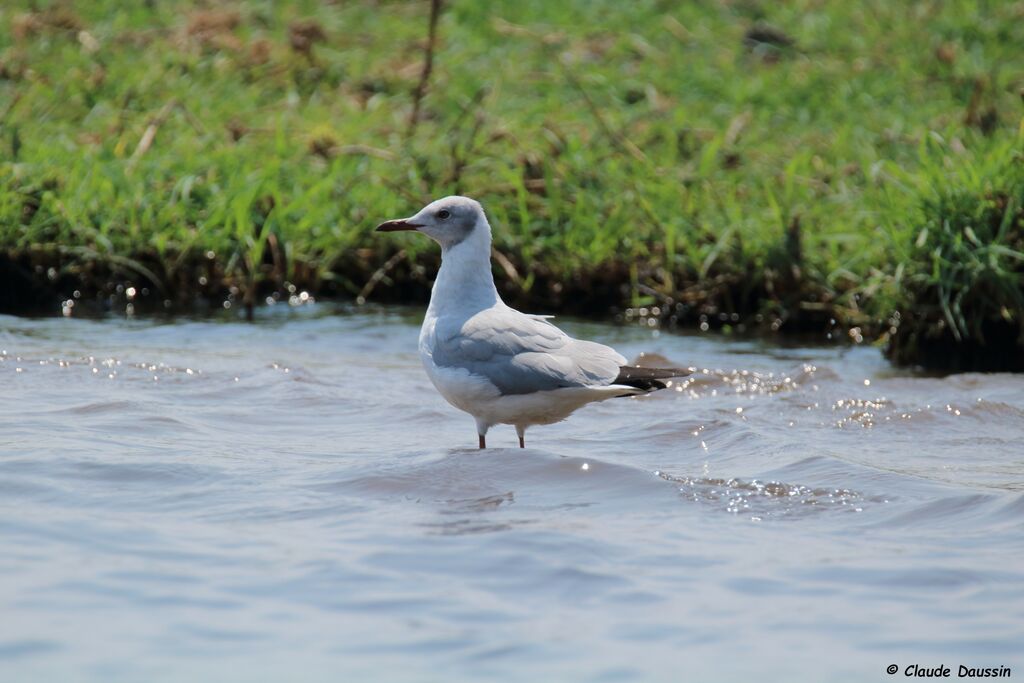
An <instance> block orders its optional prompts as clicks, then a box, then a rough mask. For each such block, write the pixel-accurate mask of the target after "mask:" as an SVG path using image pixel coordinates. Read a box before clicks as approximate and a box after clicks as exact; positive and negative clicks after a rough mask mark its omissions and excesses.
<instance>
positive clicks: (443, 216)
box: [437, 209, 452, 221]
mask: <svg viewBox="0 0 1024 683" xmlns="http://www.w3.org/2000/svg"><path fill="white" fill-rule="evenodd" d="M451 215H452V212H451V211H448V210H447V209H441V210H440V211H438V212H437V217H438V218H439V219H441V220H442V221H445V220H448V218H449V217H451Z"/></svg>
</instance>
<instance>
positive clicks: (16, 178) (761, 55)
mask: <svg viewBox="0 0 1024 683" xmlns="http://www.w3.org/2000/svg"><path fill="white" fill-rule="evenodd" d="M213 7H214V5H213V4H205V5H204V4H201V3H192V2H180V1H174V0H170V1H168V2H161V3H152V2H150V3H121V2H114V1H113V0H97V1H96V2H90V3H77V4H74V5H72V4H52V3H46V2H27V1H26V2H21V3H19V2H15V3H7V4H6V5H5V6H4V7H3V8H2V9H0V149H2V152H0V244H2V246H3V249H4V252H5V253H6V255H7V260H8V268H9V270H10V272H16V273H21V274H23V275H24V278H28V279H32V281H33V282H34V283H35V284H36V285H38V286H37V287H36V289H38V287H39V286H42V287H44V288H45V287H46V286H49V287H50V290H51V291H52V294H53V296H54V297H57V296H67V295H69V293H70V290H72V289H79V290H80V291H81V292H84V294H83V296H84V297H85V298H88V297H90V296H94V295H95V296H104V297H105V296H107V295H108V294H110V293H111V292H112V291H113V289H114V288H115V287H116V286H117V284H122V285H123V283H124V282H125V281H132V282H137V283H144V284H146V286H147V289H148V290H151V291H152V296H153V297H154V298H157V299H161V300H162V299H167V300H171V301H172V302H174V303H176V304H179V305H181V304H186V303H187V302H189V301H191V300H192V299H193V298H195V297H196V296H199V297H230V298H232V299H234V300H237V301H246V302H248V303H250V304H251V303H252V302H254V301H256V300H257V299H258V297H262V296H263V295H265V294H266V293H268V292H272V291H284V292H286V291H287V286H288V284H289V283H290V284H293V285H298V286H300V287H305V288H308V289H311V290H314V291H316V292H324V293H328V294H347V295H349V296H353V297H355V296H360V295H362V296H372V297H378V298H379V297H387V296H392V297H396V298H408V297H415V298H423V297H424V296H425V293H426V291H427V288H428V287H429V274H430V273H429V271H430V269H431V268H432V267H433V266H434V265H436V254H434V253H433V251H432V249H433V248H432V246H430V245H428V244H427V243H426V240H423V241H418V240H415V239H412V238H381V237H380V236H378V235H374V234H373V233H372V232H371V229H372V227H373V226H374V225H375V224H376V223H377V222H379V221H380V220H381V219H384V218H389V217H394V216H400V215H408V214H409V213H411V212H413V211H414V210H416V209H418V208H419V206H420V205H422V204H423V203H425V202H426V201H427V200H429V199H431V198H435V197H437V196H441V195H444V194H449V193H465V194H470V195H472V196H474V197H476V198H478V199H480V200H481V201H482V202H483V203H484V205H485V207H486V208H487V210H488V213H489V215H490V217H491V221H492V224H494V225H495V234H496V249H497V250H498V252H499V253H500V255H501V256H503V257H504V259H502V260H501V263H502V264H504V265H499V266H498V267H497V268H496V274H497V276H498V277H499V279H500V280H501V286H502V289H503V292H504V293H505V294H506V296H507V298H509V299H510V300H512V301H513V302H517V303H524V304H530V305H539V306H541V307H543V308H545V310H549V311H550V310H575V311H588V312H592V313H593V312H607V311H608V310H609V308H610V307H613V306H619V307H633V308H639V307H646V308H648V310H649V311H650V310H653V308H654V307H655V306H657V307H658V310H659V314H660V315H662V316H665V317H669V318H675V319H676V320H677V321H678V322H681V323H695V324H702V325H706V326H711V327H720V326H724V325H734V324H735V321H736V320H737V319H739V320H740V321H741V324H750V323H753V322H754V321H756V320H761V321H764V322H763V324H764V325H765V326H770V327H771V329H782V330H790V329H791V330H804V331H815V332H821V331H824V330H832V329H833V328H835V329H841V330H849V333H850V336H851V337H852V338H854V339H857V338H858V337H860V338H864V337H867V338H869V339H870V338H872V337H873V336H875V335H876V334H884V335H886V336H888V337H890V338H891V339H896V340H897V343H895V344H892V345H891V346H890V347H891V348H893V349H894V351H893V352H892V354H893V357H894V358H896V359H897V360H900V361H903V362H920V361H922V358H918V357H917V356H915V353H914V349H915V348H916V347H917V346H918V345H919V342H920V340H923V339H925V338H931V339H938V338H943V337H944V335H952V337H953V340H952V343H953V344H962V343H963V342H964V340H965V339H969V340H983V339H984V332H985V330H984V328H985V326H986V325H990V324H991V323H988V322H985V321H991V320H1002V321H1003V322H1004V323H1006V324H1007V325H1011V326H1013V325H1016V326H1017V327H1016V328H1014V329H1018V330H1019V326H1020V316H1021V313H1020V311H1021V261H1020V259H1019V254H1020V251H1021V245H1020V241H1019V235H1020V232H1021V230H1022V227H1021V223H1020V220H1021V219H1020V214H1019V207H1020V202H1021V201H1022V198H1021V195H1020V191H1019V188H1020V180H1019V179H1020V177H1021V174H1020V166H1021V163H1022V162H1021V156H1020V155H1021V149H1022V137H1021V136H1022V132H1021V122H1022V104H1021V97H1022V95H1021V93H1022V90H1024V52H1022V51H1021V50H1020V49H1019V46H1020V45H1021V44H1024V7H1022V6H1021V5H1020V4H1019V3H1007V2H980V3H979V2H977V1H970V2H968V1H966V0H934V1H918V2H905V3H892V2H884V1H882V0H866V1H865V2H861V3H832V2H820V1H819V0H796V1H794V2H790V3H769V2H758V1H756V0H735V1H732V2H711V1H710V0H709V1H705V2H692V3H668V2H654V1H646V2H637V3H619V2H583V1H582V0H581V1H579V2H560V3H550V2H537V1H531V2H523V1H518V2H511V1H509V2H493V3H477V2H471V1H469V0H452V1H451V2H448V3H445V5H444V9H443V12H442V14H441V16H440V21H439V23H438V27H437V34H438V37H437V45H436V49H435V51H434V54H433V69H432V73H431V77H430V80H429V83H428V85H427V87H426V88H425V90H424V91H423V92H424V96H423V98H422V100H421V101H420V102H419V104H418V105H417V103H416V98H415V97H414V96H413V93H414V92H416V91H417V89H418V83H419V81H420V77H421V75H422V68H423V61H424V50H423V48H424V44H425V40H426V36H427V27H428V16H429V11H430V3H429V2H396V3H390V2H385V3H379V2H345V3H337V4H331V3H321V2H298V3H275V2H270V1H260V0H250V1H246V2H237V3H228V4H218V5H216V9H214V8H213ZM416 107H418V108H419V116H418V117H417V118H416V120H415V121H414V122H412V123H411V122H410V115H411V112H412V111H413V110H414V108H416ZM1004 198H1005V199H1004ZM1015 211H1016V212H1017V213H1014V212H1015ZM998 216H1002V217H1003V218H999V219H998V220H997V217H998ZM1007 217H1008V218H1007ZM967 228H970V229H971V230H972V231H973V233H972V234H973V235H974V238H971V237H970V235H969V234H968V232H967ZM922 235H924V236H923V237H922ZM399 249H404V253H402V255H401V256H399V257H398V258H393V257H395V255H396V253H398V250H399ZM0 258H2V257H0ZM385 263H388V264H389V266H390V267H389V268H388V269H387V271H386V272H384V271H379V269H380V268H381V267H382V266H383V265H384V264H385ZM375 272H377V273H378V277H377V279H375V280H373V282H376V283H377V284H376V286H375V287H373V288H372V291H371V288H369V287H367V282H368V281H371V278H372V276H373V274H374V273H375ZM11 277H14V276H11ZM26 287H27V286H26ZM19 291H20V290H19ZM0 299H2V297H0ZM933 309H934V311H938V312H939V313H940V314H941V315H938V316H936V315H934V311H933ZM54 310H56V307H55V308H54ZM908 321H913V322H914V325H913V326H914V327H915V329H917V332H918V334H917V336H913V337H910V336H907V335H910V332H908V330H910V326H908V325H909V323H908ZM940 321H942V322H941V323H940ZM897 323H898V324H897ZM889 328H894V329H892V330H890V329H889ZM900 329H902V330H904V332H902V333H899V330H900ZM887 330H888V333H887V332H886V331H887ZM926 330H927V332H926ZM929 335H930V336H929ZM1018 337H1019V335H1018ZM1018 344H1020V342H1019V341H1018ZM901 348H902V349H903V351H900V350H899V349H901ZM1018 348H1020V347H1019V346H1018ZM923 360H924V361H927V360H928V359H927V358H925V359H923Z"/></svg>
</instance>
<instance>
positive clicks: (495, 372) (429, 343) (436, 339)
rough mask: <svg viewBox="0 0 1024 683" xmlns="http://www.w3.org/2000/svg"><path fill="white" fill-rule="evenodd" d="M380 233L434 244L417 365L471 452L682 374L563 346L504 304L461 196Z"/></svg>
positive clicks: (481, 222)
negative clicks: (413, 234)
mask: <svg viewBox="0 0 1024 683" xmlns="http://www.w3.org/2000/svg"><path fill="white" fill-rule="evenodd" d="M377 229H378V230H379V231H382V232H391V231H397V230H416V231H418V232H422V233H424V234H426V235H428V236H430V237H431V238H433V239H434V240H436V241H437V242H438V243H439V244H440V245H441V259H442V260H441V269H440V271H439V272H438V274H437V279H436V280H435V282H434V288H433V291H432V292H431V296H430V306H429V307H428V308H427V313H426V316H425V317H424V320H423V327H422V328H421V330H420V341H419V350H420V357H421V359H422V361H423V367H424V368H425V369H426V371H427V375H428V376H429V377H430V380H431V382H433V384H434V386H435V387H437V390H438V391H439V392H440V393H441V395H442V396H444V398H445V399H446V400H447V401H448V402H449V403H451V404H452V405H453V406H455V407H456V408H459V409H460V410H463V411H465V412H467V413H469V414H470V415H472V416H473V417H474V418H475V420H476V426H477V433H478V435H479V443H480V447H481V448H484V446H485V443H486V441H485V438H484V437H485V435H486V434H487V430H488V429H489V428H490V427H491V426H492V425H495V424H510V425H514V426H515V428H516V432H517V433H518V435H519V445H520V446H521V447H522V446H524V445H525V439H524V434H525V431H526V428H527V427H529V426H531V425H536V424H551V423H553V422H559V421H561V420H564V419H565V418H566V417H568V416H569V415H570V414H571V413H572V412H573V411H575V410H576V409H578V408H580V407H581V406H583V405H585V404H587V403H591V402H594V401H603V400H606V399H609V398H614V397H616V396H630V395H634V394H642V393H646V392H648V391H650V390H653V389H658V388H663V387H664V386H665V385H664V384H662V383H661V382H659V381H658V379H663V378H667V377H676V376H680V375H684V374H687V373H688V371H686V370H678V369H675V368H670V369H651V368H632V367H629V366H627V365H626V359H625V358H623V357H622V356H621V355H620V354H619V353H618V352H616V351H615V350H614V349H612V348H610V347H608V346H604V345H603V344H597V343H594V342H590V341H582V340H578V339H573V338H572V337H570V336H569V335H567V334H565V333H564V332H563V331H562V330H560V329H558V328H557V327H555V326H554V325H552V324H551V323H550V322H548V321H547V319H546V318H547V317H549V316H536V315H527V314H524V313H520V312H519V311H517V310H515V309H513V308H510V307H508V306H506V305H505V303H504V302H503V301H502V300H501V297H500V296H499V295H498V290H497V289H496V288H495V286H494V278H493V276H492V274H491V263H490V260H491V228H490V225H489V224H488V222H487V218H486V216H485V215H484V212H483V208H482V207H481V206H480V204H479V203H477V202H476V201H474V200H472V199H469V198H467V197H445V198H444V199H439V200H437V201H435V202H433V203H431V204H429V205H428V206H426V207H425V208H424V209H422V210H421V211H420V212H419V213H417V214H416V215H414V216H411V217H410V218H406V219H401V220H396V221H388V222H386V223H383V224H381V225H380V226H379V227H378V228H377Z"/></svg>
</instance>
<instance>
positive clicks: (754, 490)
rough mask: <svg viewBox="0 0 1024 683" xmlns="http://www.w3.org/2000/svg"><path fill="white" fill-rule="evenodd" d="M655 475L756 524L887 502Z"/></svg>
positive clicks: (836, 491)
mask: <svg viewBox="0 0 1024 683" xmlns="http://www.w3.org/2000/svg"><path fill="white" fill-rule="evenodd" d="M656 474H657V475H658V476H659V477H661V478H662V479H664V480H665V481H669V482H672V483H673V484H675V485H676V486H677V487H678V490H679V492H680V493H681V494H682V495H683V497H684V498H686V499H688V500H692V501H694V502H697V503H705V504H710V505H713V506H715V507H719V508H721V509H722V510H724V511H725V512H730V513H733V514H749V515H751V518H752V519H754V520H755V521H761V520H763V519H768V518H775V519H779V518H794V517H799V516H804V515H806V514H810V513H824V512H833V511H840V512H863V511H864V509H865V506H866V505H870V504H874V503H885V502H887V501H886V500H885V499H884V498H880V497H874V496H865V495H864V494H862V493H859V492H857V491H853V490H850V489H846V488H813V487H810V486H804V485H802V484H786V483H784V482H780V481H759V480H757V479H751V480H750V481H746V480H743V479H735V478H732V479H721V478H712V477H677V476H673V475H670V474H665V473H664V472H656Z"/></svg>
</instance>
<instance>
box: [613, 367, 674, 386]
mask: <svg viewBox="0 0 1024 683" xmlns="http://www.w3.org/2000/svg"><path fill="white" fill-rule="evenodd" d="M691 372H693V371H692V370H688V369H685V368H640V367H636V366H633V365H623V366H620V367H619V376H618V377H616V378H615V381H614V382H613V384H622V385H624V386H627V387H635V388H637V389H642V390H644V391H657V390H658V389H664V388H666V386H667V385H666V384H665V383H664V382H662V381H661V380H663V379H671V378H673V377H686V376H687V375H689V374H690V373H691Z"/></svg>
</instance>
